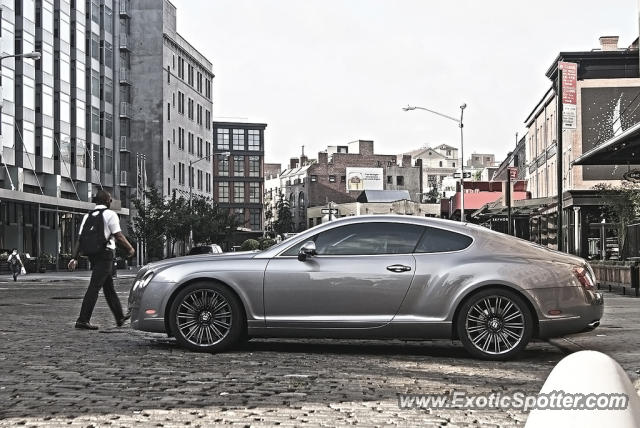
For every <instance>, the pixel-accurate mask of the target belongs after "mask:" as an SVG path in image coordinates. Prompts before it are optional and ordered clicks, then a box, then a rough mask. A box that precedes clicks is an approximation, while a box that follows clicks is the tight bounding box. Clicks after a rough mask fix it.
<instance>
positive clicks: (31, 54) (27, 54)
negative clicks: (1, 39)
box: [0, 51, 41, 61]
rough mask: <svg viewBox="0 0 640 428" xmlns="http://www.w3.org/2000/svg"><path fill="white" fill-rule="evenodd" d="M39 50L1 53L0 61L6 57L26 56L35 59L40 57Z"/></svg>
mask: <svg viewBox="0 0 640 428" xmlns="http://www.w3.org/2000/svg"><path fill="white" fill-rule="evenodd" d="M40 56H41V54H40V52H38V51H33V52H27V53H22V54H14V55H2V56H0V61H2V60H4V59H7V58H27V59H33V60H35V61H37V60H39V59H40Z"/></svg>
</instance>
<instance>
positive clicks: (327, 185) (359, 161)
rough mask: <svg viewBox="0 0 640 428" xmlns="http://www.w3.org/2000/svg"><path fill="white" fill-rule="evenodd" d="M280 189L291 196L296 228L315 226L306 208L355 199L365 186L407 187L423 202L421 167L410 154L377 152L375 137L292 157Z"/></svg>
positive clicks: (397, 188) (400, 188)
mask: <svg viewBox="0 0 640 428" xmlns="http://www.w3.org/2000/svg"><path fill="white" fill-rule="evenodd" d="M280 185H281V187H280V189H281V193H282V194H283V195H284V196H285V197H286V198H288V200H289V202H290V205H291V209H292V212H293V217H294V221H295V225H296V228H297V229H298V230H303V229H305V228H306V227H310V226H314V224H312V221H307V213H306V211H307V208H308V207H314V206H321V205H326V204H328V203H329V202H334V203H347V202H355V201H356V199H357V197H358V196H359V195H360V194H361V193H362V191H363V190H407V191H409V194H410V197H411V200H413V201H416V202H420V199H421V195H422V168H421V166H420V162H418V165H417V166H413V165H412V163H411V156H410V155H404V156H402V157H400V156H396V155H382V154H375V153H374V145H373V141H370V140H358V141H354V142H351V143H349V144H347V145H344V146H329V147H327V150H326V151H324V152H320V153H318V160H317V161H309V159H308V158H307V157H306V156H304V155H302V156H301V157H300V158H292V159H291V160H290V163H289V168H288V169H286V170H285V171H283V173H282V174H281V175H280Z"/></svg>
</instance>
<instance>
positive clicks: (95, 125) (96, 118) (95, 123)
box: [91, 107, 100, 134]
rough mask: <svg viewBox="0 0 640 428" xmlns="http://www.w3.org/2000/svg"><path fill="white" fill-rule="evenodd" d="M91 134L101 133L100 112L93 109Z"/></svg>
mask: <svg viewBox="0 0 640 428" xmlns="http://www.w3.org/2000/svg"><path fill="white" fill-rule="evenodd" d="M91 132H95V133H96V134H99V133H100V110H99V109H97V108H95V107H91Z"/></svg>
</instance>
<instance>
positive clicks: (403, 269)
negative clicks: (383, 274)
mask: <svg viewBox="0 0 640 428" xmlns="http://www.w3.org/2000/svg"><path fill="white" fill-rule="evenodd" d="M387 270H390V271H391V272H397V273H400V272H408V271H410V270H411V267H410V266H405V265H391V266H387Z"/></svg>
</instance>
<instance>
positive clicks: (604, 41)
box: [600, 36, 619, 51]
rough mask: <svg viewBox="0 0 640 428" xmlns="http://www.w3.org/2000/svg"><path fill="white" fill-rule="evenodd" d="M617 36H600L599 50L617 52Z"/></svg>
mask: <svg viewBox="0 0 640 428" xmlns="http://www.w3.org/2000/svg"><path fill="white" fill-rule="evenodd" d="M618 39H619V37H618V36H602V37H600V49H601V50H603V51H617V50H618Z"/></svg>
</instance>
